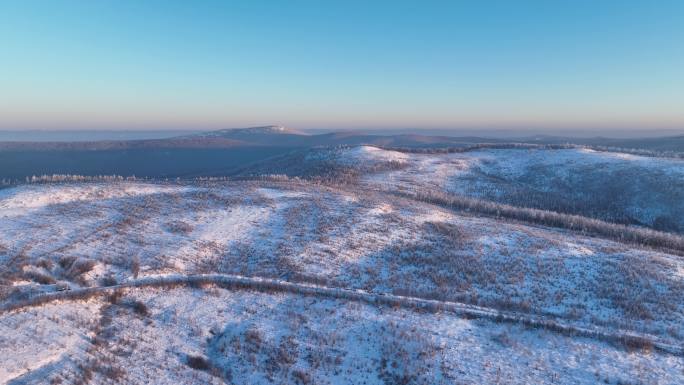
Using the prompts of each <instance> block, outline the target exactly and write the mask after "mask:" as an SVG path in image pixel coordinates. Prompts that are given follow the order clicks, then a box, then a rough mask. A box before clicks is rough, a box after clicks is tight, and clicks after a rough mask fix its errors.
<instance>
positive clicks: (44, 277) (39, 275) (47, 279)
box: [24, 270, 57, 285]
mask: <svg viewBox="0 0 684 385" xmlns="http://www.w3.org/2000/svg"><path fill="white" fill-rule="evenodd" d="M24 275H25V277H26V278H28V279H30V280H33V281H36V282H38V283H40V284H41V285H52V284H55V283H57V280H56V279H55V278H53V277H52V276H51V275H49V274H46V273H43V272H41V271H39V270H29V271H27V272H25V273H24Z"/></svg>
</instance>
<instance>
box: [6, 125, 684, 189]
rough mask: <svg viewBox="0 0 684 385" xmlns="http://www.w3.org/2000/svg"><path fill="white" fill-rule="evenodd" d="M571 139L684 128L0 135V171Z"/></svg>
mask: <svg viewBox="0 0 684 385" xmlns="http://www.w3.org/2000/svg"><path fill="white" fill-rule="evenodd" d="M510 142H514V143H539V144H564V143H573V144H581V145H593V146H609V147H622V148H638V149H646V150H653V151H672V152H684V135H680V136H669V137H660V138H603V137H596V138H586V137H584V138H572V137H562V136H544V135H534V136H528V137H519V138H500V139H493V138H485V137H478V136H460V137H456V136H444V135H420V134H410V133H395V134H389V133H382V132H360V131H340V132H332V133H319V134H312V133H306V132H302V131H299V130H295V129H290V128H286V127H283V126H261V127H249V128H236V129H225V130H217V131H209V132H203V133H190V134H187V133H186V134H183V135H178V136H172V137H167V138H157V139H133V140H122V139H118V140H91V141H4V142H1V141H0V179H11V180H18V179H23V178H25V177H26V176H31V175H42V174H82V175H102V174H107V175H109V174H118V175H137V176H148V177H177V176H180V177H183V176H192V175H199V174H201V175H212V174H220V175H230V174H231V172H233V171H236V170H239V169H241V168H243V167H244V166H246V165H249V164H252V163H255V162H259V161H262V160H265V159H268V158H271V157H275V156H280V155H283V154H286V153H288V152H291V151H296V150H301V149H305V148H311V147H320V146H340V145H350V146H353V145H361V144H368V145H375V146H384V147H427V148H436V147H460V146H468V145H472V144H474V143H510Z"/></svg>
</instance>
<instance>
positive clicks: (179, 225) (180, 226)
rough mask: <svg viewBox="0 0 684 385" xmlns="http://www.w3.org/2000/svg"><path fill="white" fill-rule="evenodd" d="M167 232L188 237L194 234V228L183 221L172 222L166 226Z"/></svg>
mask: <svg viewBox="0 0 684 385" xmlns="http://www.w3.org/2000/svg"><path fill="white" fill-rule="evenodd" d="M166 230H168V231H169V232H171V233H175V234H183V235H187V234H190V233H191V232H192V226H190V225H189V224H188V223H186V222H183V221H171V222H168V223H167V224H166Z"/></svg>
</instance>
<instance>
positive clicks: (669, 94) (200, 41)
mask: <svg viewBox="0 0 684 385" xmlns="http://www.w3.org/2000/svg"><path fill="white" fill-rule="evenodd" d="M0 34H1V35H2V36H3V37H5V38H4V39H3V40H4V41H3V44H2V45H0V60H1V61H0V63H2V64H1V65H2V70H1V71H0V129H86V128H87V129H215V128H225V127H241V126H255V125H265V124H283V125H286V126H291V127H298V128H303V129H307V128H326V127H335V128H397V127H416V128H433V129H434V128H462V127H467V128H477V127H486V128H493V127H495V128H506V127H510V128H525V127H531V128H549V129H554V128H568V127H577V128H582V127H598V128H624V129H637V128H638V129H644V128H654V129H655V128H657V129H667V128H672V129H681V128H684V108H683V106H684V48H682V47H684V2H682V1H678V0H663V1H659V2H650V1H645V0H644V1H634V0H631V1H630V0H627V1H612V0H606V1H600V2H596V1H588V0H578V1H573V2H551V1H542V0H538V1H503V0H502V1H483V2H474V1H470V2H466V1H424V2H415V1H411V2H409V1H374V2H363V1H344V2H342V1H326V2H320V1H291V2H276V1H244V2H238V1H235V2H228V1H202V2H186V1H156V0H155V1H144V2H140V1H133V0H121V1H69V0H65V1H59V2H55V1H30V0H29V1H4V2H2V3H0Z"/></svg>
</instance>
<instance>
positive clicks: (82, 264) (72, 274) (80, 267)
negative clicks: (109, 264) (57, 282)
mask: <svg viewBox="0 0 684 385" xmlns="http://www.w3.org/2000/svg"><path fill="white" fill-rule="evenodd" d="M96 264H97V263H96V262H95V261H94V260H92V259H85V258H77V259H75V260H74V261H73V262H72V263H71V264H70V265H69V267H68V268H67V270H66V272H65V275H66V277H67V278H69V279H72V280H75V279H78V278H80V277H81V276H82V275H83V274H85V273H88V272H90V271H92V270H93V269H94V268H95V265H96Z"/></svg>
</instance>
